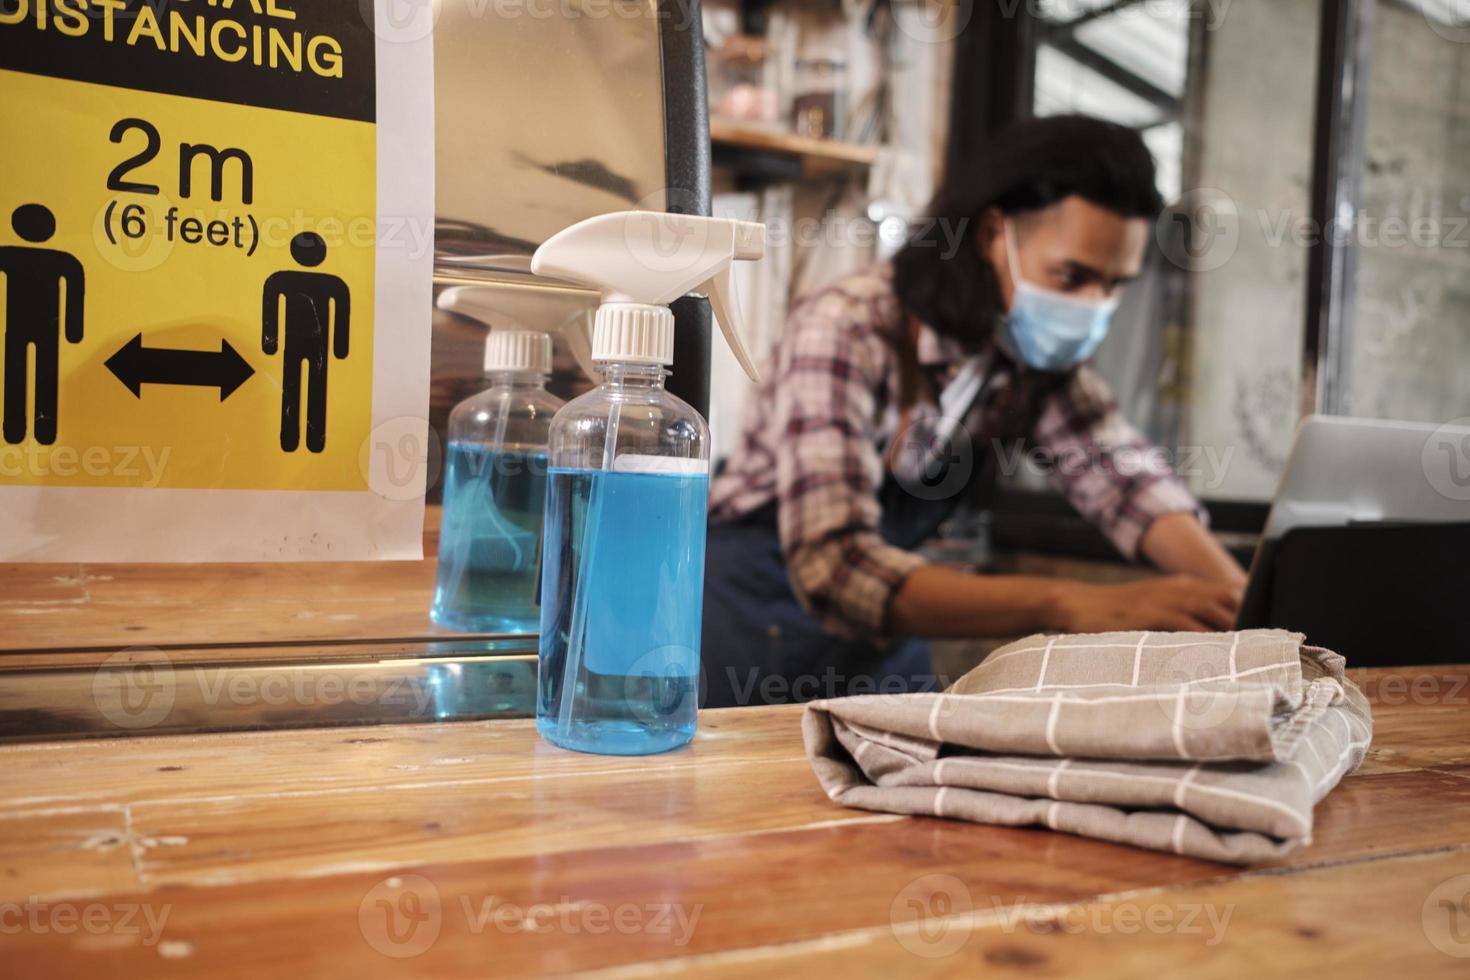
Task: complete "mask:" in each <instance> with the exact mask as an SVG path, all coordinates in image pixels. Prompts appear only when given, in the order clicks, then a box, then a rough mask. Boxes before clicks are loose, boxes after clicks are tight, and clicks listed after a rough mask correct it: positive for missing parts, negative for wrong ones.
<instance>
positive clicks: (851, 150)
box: [709, 119, 879, 179]
mask: <svg viewBox="0 0 1470 980" xmlns="http://www.w3.org/2000/svg"><path fill="white" fill-rule="evenodd" d="M709 138H710V145H711V147H712V148H713V149H714V150H715V151H716V158H717V159H716V161H715V162H716V163H718V164H721V165H724V166H730V167H732V168H733V169H736V170H739V171H742V172H746V171H753V172H754V173H755V174H756V175H758V176H765V177H772V178H786V179H794V178H796V177H823V176H827V175H829V174H834V173H842V172H845V171H853V170H865V169H867V168H868V167H870V166H872V164H873V162H874V161H875V160H877V159H878V151H879V147H876V146H866V145H863V144H859V143H844V142H842V141H840V140H828V139H813V138H811V137H808V136H796V135H793V134H791V133H782V132H777V131H773V130H768V129H762V128H759V127H756V126H751V125H749V124H746V123H740V122H732V121H729V120H724V119H711V120H710V123H709Z"/></svg>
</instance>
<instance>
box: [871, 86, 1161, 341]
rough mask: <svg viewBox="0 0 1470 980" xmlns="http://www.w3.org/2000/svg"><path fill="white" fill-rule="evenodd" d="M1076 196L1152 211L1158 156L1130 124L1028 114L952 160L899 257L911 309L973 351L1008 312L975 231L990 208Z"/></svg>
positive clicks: (1015, 208)
mask: <svg viewBox="0 0 1470 980" xmlns="http://www.w3.org/2000/svg"><path fill="white" fill-rule="evenodd" d="M1073 195H1076V196H1078V197H1081V198H1083V199H1085V200H1087V201H1090V202H1091V203H1093V204H1096V205H1097V206H1099V207H1102V208H1107V209H1108V210H1109V211H1113V212H1115V213H1117V214H1120V215H1122V216H1123V217H1125V218H1148V219H1153V218H1154V217H1156V216H1157V215H1158V213H1159V212H1160V211H1162V210H1163V207H1164V202H1163V199H1162V198H1161V197H1160V196H1159V191H1158V188H1157V186H1156V185H1155V183H1154V159H1153V156H1152V155H1151V154H1150V153H1149V151H1148V147H1147V146H1145V145H1144V142H1143V139H1142V138H1141V137H1140V136H1139V135H1138V133H1137V132H1135V131H1134V130H1132V129H1129V128H1128V127H1126V126H1120V125H1118V124H1117V123H1110V122H1105V121H1103V120H1101V119H1094V118H1092V117H1091V116H1080V115H1071V116H1047V117H1044V118H1032V119H1024V120H1021V121H1019V122H1016V123H1012V124H1011V125H1010V126H1008V127H1006V128H1005V129H1003V130H1002V131H1001V132H999V133H998V134H996V136H995V137H994V138H992V139H991V140H989V141H987V142H986V144H985V145H984V147H982V149H981V150H980V152H979V153H978V154H976V156H975V158H974V159H972V160H968V161H966V162H965V163H964V164H962V165H952V166H951V168H950V172H949V173H948V174H946V175H945V179H944V181H943V183H942V184H941V186H940V188H939V190H938V192H937V193H936V194H935V195H934V200H933V201H932V202H931V203H930V205H929V209H928V214H927V216H926V218H925V219H924V220H920V221H917V222H915V224H914V230H913V232H912V234H911V236H910V238H909V241H908V244H906V245H905V246H904V247H903V249H902V250H900V251H899V253H898V254H897V255H896V256H894V259H893V288H894V292H895V293H896V294H897V296H898V299H899V302H900V303H902V305H903V307H904V308H905V309H906V310H907V311H909V312H910V313H912V314H914V315H915V316H917V317H918V318H919V319H921V320H923V321H924V322H925V323H927V324H929V325H930V326H931V327H933V328H934V330H936V331H938V332H939V333H941V334H943V335H945V336H947V337H951V338H953V339H955V340H957V341H959V342H960V343H961V344H962V345H963V346H964V347H965V348H966V349H968V350H977V349H979V348H980V347H982V346H983V345H984V343H985V341H986V340H987V339H988V338H989V336H990V334H991V332H992V331H993V330H994V329H995V324H996V323H997V322H998V320H999V319H1000V317H1001V316H1002V315H1003V314H1004V312H1005V311H1004V309H1003V308H1002V303H1001V294H1000V281H999V279H998V278H997V277H996V274H995V270H994V269H992V268H991V266H990V263H989V261H987V260H986V258H985V256H983V255H982V254H981V253H980V246H979V244H978V243H977V241H976V230H977V228H978V225H979V223H980V218H981V216H982V215H983V214H985V212H987V211H989V210H990V209H991V208H997V209H999V210H1000V212H1001V213H1002V214H1005V215H1012V214H1018V213H1023V212H1027V211H1037V210H1040V209H1042V208H1046V207H1049V206H1051V205H1053V204H1056V203H1057V202H1059V201H1061V200H1063V199H1064V198H1068V197H1071V196H1073Z"/></svg>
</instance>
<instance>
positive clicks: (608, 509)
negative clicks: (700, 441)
mask: <svg viewBox="0 0 1470 980" xmlns="http://www.w3.org/2000/svg"><path fill="white" fill-rule="evenodd" d="M550 472H551V480H550V486H549V489H548V495H547V499H546V552H545V563H544V565H545V567H544V568H543V569H542V584H541V591H542V596H543V603H542V619H541V665H540V671H539V682H538V691H537V702H536V727H537V729H538V730H539V731H540V732H541V734H542V735H543V736H544V737H545V738H547V739H549V740H550V741H552V742H554V743H556V744H557V745H560V746H563V747H565V748H569V749H576V750H578V751H582V752H598V753H603V754H611V755H648V754H651V753H655V752H666V751H668V750H670V749H674V748H678V747H679V746H681V745H683V744H685V743H686V742H688V741H689V740H690V739H691V738H693V737H694V730H695V716H696V711H697V708H698V701H699V639H700V623H701V614H702V611H703V600H704V548H705V505H706V501H707V499H708V496H709V477H708V476H707V475H706V474H703V473H699V474H684V473H643V472H607V471H603V470H581V469H576V470H572V469H559V468H553V469H552V470H551V471H550ZM569 667H570V668H571V669H570V670H569V669H568V668H569ZM568 685H570V687H568Z"/></svg>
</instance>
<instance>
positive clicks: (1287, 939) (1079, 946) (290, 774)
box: [0, 667, 1470, 978]
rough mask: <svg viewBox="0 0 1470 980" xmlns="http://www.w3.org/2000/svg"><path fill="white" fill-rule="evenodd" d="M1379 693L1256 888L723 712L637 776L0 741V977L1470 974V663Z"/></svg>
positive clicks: (395, 758) (502, 727)
mask: <svg viewBox="0 0 1470 980" xmlns="http://www.w3.org/2000/svg"><path fill="white" fill-rule="evenodd" d="M1357 678H1358V680H1359V682H1360V683H1363V684H1364V685H1365V687H1366V689H1367V690H1368V691H1369V693H1370V696H1372V697H1374V699H1375V702H1376V707H1375V728H1376V732H1375V738H1374V745H1373V748H1372V750H1371V752H1370V753H1369V756H1368V759H1367V761H1366V763H1365V765H1364V766H1363V768H1362V770H1361V771H1360V772H1359V773H1358V774H1356V775H1354V776H1352V777H1349V778H1348V779H1347V780H1346V781H1345V782H1344V783H1343V784H1342V785H1341V786H1340V787H1338V788H1337V789H1336V790H1335V791H1334V792H1333V793H1332V794H1331V795H1330V796H1329V797H1328V799H1327V800H1326V801H1325V802H1324V803H1323V804H1322V805H1321V806H1319V807H1318V809H1317V814H1316V835H1315V836H1316V840H1315V843H1313V844H1312V845H1311V846H1309V847H1306V848H1303V849H1302V850H1301V851H1299V852H1297V853H1296V854H1295V855H1293V856H1292V857H1291V858H1290V859H1289V860H1286V861H1283V862H1281V863H1280V864H1279V865H1278V866H1273V867H1266V868H1253V869H1250V870H1245V871H1243V870H1241V869H1236V868H1230V867H1226V866H1222V865H1216V864H1211V863H1208V862H1203V861H1197V860H1192V859H1184V858H1179V857H1175V856H1172V855H1167V854H1159V853H1154V852H1149V851H1142V850H1135V849H1131V848H1126V847H1121V846H1116V845H1112V844H1106V843H1101V842H1096V841H1090V840H1084V839H1081V838H1076V837H1070V836H1066V835H1061V834H1055V833H1051V832H1048V831H1044V830H1017V829H1004V828H995V827H986V826H977V825H970V824H963V823H956V822H950V821H945V820H937V819H911V818H896V817H891V816H885V815H880V814H870V813H863V812H859V811H853V810H845V809H842V808H840V807H837V806H836V805H834V804H832V803H831V802H829V801H828V800H827V799H826V797H825V796H824V795H823V794H822V793H821V791H820V790H819V789H818V787H817V783H816V780H815V779H814V777H813V776H812V773H811V771H810V769H809V768H808V766H807V763H806V760H805V758H804V757H803V754H802V747H801V740H800V736H799V731H798V729H799V721H800V712H801V709H800V708H798V707H785V708H757V709H737V710H731V711H712V712H706V713H704V714H703V715H702V717H701V729H700V734H699V737H698V738H697V740H696V741H695V743H694V744H693V745H692V746H691V747H690V748H688V749H686V750H683V751H680V752H675V753H671V754H669V755H665V756H659V757H652V758H643V759H615V758H600V757H594V756H583V755H576V754H573V753H568V752H562V751H559V750H557V749H554V748H552V747H550V746H548V745H546V744H544V743H542V742H541V741H539V740H538V739H537V737H536V734H535V732H534V729H533V727H532V725H531V723H529V722H524V721H499V722H470V723H459V724H446V725H437V726H436V725H417V726H402V727H388V728H373V729H334V730H329V731H327V730H322V731H297V732H271V733H254V734H228V735H206V736H161V737H154V738H135V739H129V740H109V741H97V742H87V743H67V744H31V745H18V746H6V747H0V957H3V960H0V962H3V963H4V967H3V973H4V974H5V975H6V976H16V977H22V976H23V977H43V976H56V977H84V976H96V975H103V974H104V972H105V974H106V975H109V976H125V977H149V978H152V977H170V976H182V975H191V976H208V977H225V976H241V977H245V976H249V977H263V976H290V977H301V976H323V977H368V976H376V975H380V974H387V973H389V972H395V973H407V974H413V975H433V976H489V975H514V974H526V973H533V972H546V971H570V970H597V969H609V970H613V971H614V972H615V973H636V972H643V971H645V970H647V969H648V968H650V967H654V966H665V967H666V966H669V965H675V966H678V967H684V968H689V969H692V970H696V971H698V972H700V973H704V974H711V975H763V976H765V975H776V976H790V975H793V974H796V973H798V972H805V971H810V972H819V971H820V972H821V973H822V974H824V975H825V974H829V973H830V974H833V975H837V976H842V977H856V976H860V975H862V976H882V977H891V976H898V975H904V974H907V973H910V972H918V971H921V970H922V971H926V972H934V973H942V974H950V975H955V976H961V975H964V976H973V975H975V974H977V973H978V972H979V971H981V970H983V971H985V975H986V976H997V975H1018V976H1053V975H1060V974H1062V973H1064V972H1065V973H1072V972H1075V973H1077V974H1078V975H1086V976H1089V977H1095V976H1138V975H1140V974H1143V973H1145V972H1147V973H1149V974H1153V975H1156V976H1159V977H1164V976H1170V975H1180V974H1194V973H1197V972H1202V971H1209V972H1212V973H1218V974H1227V975H1231V976H1236V975H1239V974H1241V973H1246V974H1247V975H1249V974H1250V973H1253V972H1256V973H1267V972H1269V973H1276V974H1284V973H1292V974H1295V975H1301V974H1303V973H1321V974H1325V975H1330V976H1347V975H1360V976H1378V975H1383V974H1384V973H1385V972H1386V968H1387V966H1388V965H1389V964H1392V969H1393V971H1394V975H1402V976H1430V975H1441V976H1461V977H1463V976H1465V975H1466V973H1467V971H1470V959H1466V958H1461V957H1464V956H1466V955H1470V669H1467V668H1459V667H1454V668H1436V669H1434V670H1433V671H1430V670H1423V671H1409V672H1396V673H1389V672H1386V671H1367V672H1361V673H1359V674H1358V675H1357ZM1460 876H1465V877H1460ZM6 903H10V904H6ZM1018 917H1019V918H1018ZM89 923H90V925H89ZM1436 942H1437V943H1438V944H1439V946H1436V945H1435V943H1436ZM1442 950H1448V951H1447V952H1446V951H1442ZM1454 953H1458V954H1459V956H1458V957H1457V956H1455V955H1451V954H1454Z"/></svg>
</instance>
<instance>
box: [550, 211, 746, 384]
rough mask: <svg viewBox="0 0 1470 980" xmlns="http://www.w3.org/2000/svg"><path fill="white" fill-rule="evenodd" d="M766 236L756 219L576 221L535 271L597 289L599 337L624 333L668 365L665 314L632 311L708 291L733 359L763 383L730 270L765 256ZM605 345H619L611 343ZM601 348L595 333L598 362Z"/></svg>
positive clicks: (626, 215) (645, 354)
mask: <svg viewBox="0 0 1470 980" xmlns="http://www.w3.org/2000/svg"><path fill="white" fill-rule="evenodd" d="M765 232H766V229H765V226H764V225H762V224H759V223H757V222H753V221H735V220H732V219H728V218H705V217H701V216H698V215H689V214H666V213H664V212H660V211H617V212H614V213H612V214H603V215H598V216H597V217H595V218H588V219H586V220H585V221H579V222H577V223H576V224H575V225H572V226H571V227H570V228H564V229H563V230H561V231H559V232H557V233H556V234H555V235H553V236H551V238H549V239H547V241H546V242H545V244H543V245H542V246H541V247H540V248H538V249H537V250H536V254H535V256H533V257H532V259H531V271H532V272H534V273H535V274H536V275H538V276H549V277H551V278H554V279H561V280H564V281H567V282H575V283H580V284H582V285H585V286H591V287H593V288H595V289H597V290H598V291H599V292H600V293H601V294H602V302H603V305H604V309H603V310H600V311H599V313H598V326H597V328H596V329H597V332H599V333H601V332H603V328H604V324H605V325H606V333H605V334H604V336H605V337H606V338H611V337H612V336H613V332H614V330H617V331H619V335H620V336H623V335H626V336H629V337H637V338H638V339H639V340H640V341H641V342H642V343H641V346H640V351H641V352H642V354H641V356H640V358H639V359H643V360H650V361H657V362H661V363H665V364H667V363H670V362H671V360H672V354H673V352H672V347H671V345H672V337H671V336H668V330H667V329H661V328H662V327H665V326H666V323H667V311H665V315H664V316H663V317H659V316H654V317H653V320H655V321H658V322H648V323H645V322H634V321H633V319H632V317H633V314H634V313H635V312H637V311H636V309H630V307H632V308H636V307H640V306H642V307H667V306H668V305H669V304H670V303H672V302H673V301H674V300H676V299H678V298H679V297H680V296H683V295H684V294H686V293H691V292H698V293H704V294H705V295H707V296H708V297H709V301H710V307H711V309H712V310H713V312H714V316H715V319H716V320H717V321H719V324H720V330H721V331H722V332H723V333H724V335H725V342H726V343H728V344H729V345H730V350H732V351H733V352H734V353H735V359H736V360H737V361H739V362H740V366H741V367H742V368H744V369H745V373H746V374H748V375H749V376H750V378H751V380H752V381H759V380H760V372H759V371H758V370H757V369H756V366H755V363H754V362H753V361H752V360H751V358H750V354H749V353H748V352H747V351H746V349H745V343H744V341H743V340H742V339H741V333H742V332H743V331H742V329H741V324H740V322H739V319H738V316H737V314H736V312H735V304H734V292H733V289H732V286H731V269H730V265H731V263H732V262H734V261H735V260H736V259H759V258H760V257H761V256H763V255H764V254H765V247H766V235H765ZM614 313H616V315H614ZM644 319H648V318H647V317H645V318H644ZM625 320H626V321H628V322H624V321H625ZM606 343H607V344H608V345H613V344H614V342H613V340H611V339H607V340H606ZM600 346H602V345H601V344H600V343H599V339H598V337H597V336H596V334H595V335H594V340H593V348H594V350H593V356H594V357H598V356H599V353H600V352H599V349H598V348H599V347H600ZM609 359H611V355H609Z"/></svg>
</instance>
